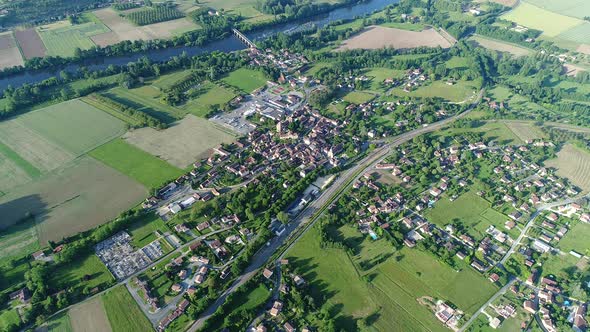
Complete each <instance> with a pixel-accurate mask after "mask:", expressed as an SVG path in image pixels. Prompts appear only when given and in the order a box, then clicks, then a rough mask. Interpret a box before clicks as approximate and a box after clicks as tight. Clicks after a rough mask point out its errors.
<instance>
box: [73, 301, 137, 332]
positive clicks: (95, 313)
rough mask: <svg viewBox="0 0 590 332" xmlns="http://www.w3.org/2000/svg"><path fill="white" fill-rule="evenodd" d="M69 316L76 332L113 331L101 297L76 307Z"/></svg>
mask: <svg viewBox="0 0 590 332" xmlns="http://www.w3.org/2000/svg"><path fill="white" fill-rule="evenodd" d="M121 309H123V308H119V310H120V311H126V310H121ZM125 309H127V308H125ZM69 316H70V323H71V326H72V330H73V331H74V332H92V331H105V332H109V331H113V329H112V328H111V325H110V324H109V320H108V318H107V315H106V312H105V308H104V305H103V303H102V300H101V298H100V297H96V298H93V299H92V300H90V301H86V302H83V303H81V304H78V305H76V306H74V307H73V308H72V309H70V311H69Z"/></svg>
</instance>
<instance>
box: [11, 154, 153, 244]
mask: <svg viewBox="0 0 590 332" xmlns="http://www.w3.org/2000/svg"><path fill="white" fill-rule="evenodd" d="M147 194H148V192H147V190H146V189H145V187H143V186H142V185H140V184H139V183H137V182H135V181H133V180H132V179H130V178H129V177H127V176H125V175H123V174H121V173H119V172H117V171H115V170H114V169H112V168H110V167H107V166H105V165H103V164H102V163H100V162H98V161H96V160H94V159H92V158H87V157H84V158H81V159H77V160H75V161H74V162H72V163H70V164H69V165H68V166H67V167H63V168H59V169H58V170H56V171H54V172H51V173H50V174H47V175H46V176H44V177H43V178H41V179H40V180H38V181H35V182H33V183H31V184H29V185H27V186H25V187H19V188H18V189H16V190H14V191H13V192H11V193H10V194H8V195H5V196H2V197H1V198H0V215H2V220H1V221H2V222H1V224H0V228H5V227H8V226H10V225H12V224H14V223H16V222H17V221H18V220H21V219H22V218H24V217H25V216H27V215H28V214H33V215H34V216H35V217H36V219H37V229H38V234H39V242H40V243H41V244H42V245H45V244H46V243H47V242H48V241H50V240H52V241H57V240H61V239H62V238H64V237H66V236H69V235H73V234H76V233H79V232H81V231H85V230H88V229H90V228H93V227H95V226H98V225H100V224H103V223H104V222H106V221H109V220H111V219H114V218H115V217H116V216H117V215H118V214H119V213H120V212H121V211H124V210H126V209H128V208H130V207H132V206H134V205H135V204H138V203H139V202H140V201H141V200H142V199H143V198H145V197H146V196H147Z"/></svg>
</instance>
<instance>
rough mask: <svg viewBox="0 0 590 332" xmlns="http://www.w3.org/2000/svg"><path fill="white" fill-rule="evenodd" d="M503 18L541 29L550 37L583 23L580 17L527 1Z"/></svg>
mask: <svg viewBox="0 0 590 332" xmlns="http://www.w3.org/2000/svg"><path fill="white" fill-rule="evenodd" d="M502 18H503V19H505V20H508V21H512V22H515V23H517V24H520V25H522V26H525V27H527V28H531V29H537V30H541V31H543V34H544V35H545V36H548V37H556V36H558V35H559V34H561V33H563V32H565V31H567V30H569V29H571V28H573V27H575V26H577V25H580V24H582V23H583V21H582V20H580V19H577V18H573V17H569V16H564V15H560V14H556V13H553V12H550V11H548V10H545V9H542V8H539V7H537V6H534V5H531V4H530V3H527V2H521V3H520V4H519V5H518V6H517V7H516V8H514V9H513V10H511V11H510V12H508V13H507V14H506V15H503V16H502Z"/></svg>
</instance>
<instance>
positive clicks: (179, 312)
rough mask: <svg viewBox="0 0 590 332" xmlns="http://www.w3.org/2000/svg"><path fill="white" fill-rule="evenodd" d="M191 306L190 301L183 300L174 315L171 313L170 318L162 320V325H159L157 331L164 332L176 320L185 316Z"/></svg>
mask: <svg viewBox="0 0 590 332" xmlns="http://www.w3.org/2000/svg"><path fill="white" fill-rule="evenodd" d="M189 304H190V302H189V301H188V300H182V301H181V302H180V303H179V304H178V306H177V307H176V309H175V310H174V311H173V312H172V313H170V314H169V315H168V316H166V317H165V318H164V319H162V320H161V321H160V323H158V327H157V328H156V330H157V331H158V332H162V331H164V330H165V329H166V328H167V327H168V326H169V325H170V324H171V323H172V322H173V321H174V320H175V319H177V318H178V317H180V315H182V314H184V312H185V311H186V308H187V307H188V306H189Z"/></svg>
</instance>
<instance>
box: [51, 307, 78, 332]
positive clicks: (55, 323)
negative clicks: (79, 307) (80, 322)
mask: <svg viewBox="0 0 590 332" xmlns="http://www.w3.org/2000/svg"><path fill="white" fill-rule="evenodd" d="M47 331H48V332H73V331H74V330H73V329H72V323H71V322H70V316H69V315H68V313H67V312H63V313H61V314H59V315H57V316H55V317H53V318H51V319H50V320H49V321H48V322H47Z"/></svg>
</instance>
